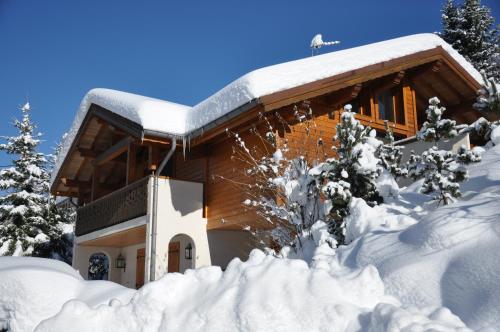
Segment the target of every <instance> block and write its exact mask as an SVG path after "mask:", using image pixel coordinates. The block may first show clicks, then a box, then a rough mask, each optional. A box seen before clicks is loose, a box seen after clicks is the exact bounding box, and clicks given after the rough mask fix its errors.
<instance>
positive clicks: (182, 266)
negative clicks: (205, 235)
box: [170, 234, 196, 273]
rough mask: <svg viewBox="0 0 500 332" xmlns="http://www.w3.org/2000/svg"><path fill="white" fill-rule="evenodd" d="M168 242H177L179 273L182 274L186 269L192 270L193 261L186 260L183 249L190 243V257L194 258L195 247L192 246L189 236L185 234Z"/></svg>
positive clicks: (192, 242)
mask: <svg viewBox="0 0 500 332" xmlns="http://www.w3.org/2000/svg"><path fill="white" fill-rule="evenodd" d="M170 242H179V243H180V250H179V251H180V252H179V272H180V273H184V271H186V270H187V269H192V268H193V267H194V266H193V265H194V260H193V259H186V255H185V251H184V249H185V248H186V246H187V245H188V244H189V243H191V246H192V247H193V251H192V256H193V257H196V246H195V244H194V241H193V239H191V238H190V237H189V236H187V235H185V234H179V235H176V236H174V237H173V238H172V239H171V240H170Z"/></svg>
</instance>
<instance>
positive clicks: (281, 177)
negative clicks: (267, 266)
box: [219, 107, 324, 248]
mask: <svg viewBox="0 0 500 332" xmlns="http://www.w3.org/2000/svg"><path fill="white" fill-rule="evenodd" d="M294 119H295V122H297V123H299V126H300V127H301V128H302V129H303V132H304V133H306V136H307V137H306V138H305V139H306V140H308V141H309V143H311V144H316V145H317V147H318V151H320V150H321V148H322V146H321V145H322V143H321V139H318V140H314V142H313V138H312V136H313V135H312V134H311V132H312V131H313V130H315V129H314V123H313V122H314V121H313V119H312V112H311V111H310V110H309V109H306V110H304V109H299V108H298V107H296V108H295V111H294ZM274 120H275V121H274ZM274 120H273V121H274V123H275V124H276V125H273V124H271V122H270V120H269V119H268V117H267V116H266V115H264V114H261V115H260V124H257V125H255V126H254V127H253V128H251V129H250V131H249V133H248V135H244V136H245V138H243V137H242V134H239V133H234V132H231V131H227V132H228V135H229V136H230V137H232V138H233V139H234V143H235V144H234V146H233V155H232V159H233V161H235V162H237V163H239V164H240V165H241V166H242V168H243V169H244V171H243V174H244V175H245V178H246V179H247V180H248V181H246V182H236V181H234V180H231V179H229V178H227V177H222V176H219V177H220V178H223V179H225V180H227V181H229V182H231V183H233V184H234V185H236V186H238V187H239V188H241V189H242V190H243V191H244V192H245V195H246V197H247V198H246V199H245V200H244V201H243V204H244V206H245V207H246V208H248V209H253V210H255V211H256V212H257V215H258V216H260V217H261V219H262V220H264V222H265V223H266V224H267V226H265V227H263V228H269V225H272V227H271V228H272V232H271V234H270V236H271V238H272V241H273V242H274V243H275V244H277V246H278V247H280V248H281V247H284V246H292V247H296V248H298V247H300V245H301V244H300V237H298V235H302V234H304V233H305V232H307V231H308V230H309V229H310V228H311V226H312V225H313V224H314V223H315V222H316V221H318V220H320V219H322V218H323V216H324V214H323V204H322V202H321V199H320V191H319V188H318V186H317V185H316V180H315V178H314V177H313V176H311V175H310V174H309V171H310V169H311V164H310V163H309V161H308V158H307V156H306V155H304V154H299V153H295V154H294V157H292V158H289V157H288V154H289V147H288V142H287V141H286V140H284V139H281V138H280V137H279V136H278V135H277V134H276V132H277V128H275V126H280V127H283V128H287V129H289V125H288V123H287V122H286V121H285V120H284V119H283V118H282V117H281V116H280V115H279V114H275V116H274ZM248 142H252V143H253V144H252V145H250V143H248ZM254 227H255V226H254ZM247 229H250V227H249V228H247ZM259 235H260V234H259Z"/></svg>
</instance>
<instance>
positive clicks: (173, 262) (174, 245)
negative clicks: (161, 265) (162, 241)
mask: <svg viewBox="0 0 500 332" xmlns="http://www.w3.org/2000/svg"><path fill="white" fill-rule="evenodd" d="M180 247H181V243H180V242H170V243H169V245H168V272H169V273H170V272H179V261H180Z"/></svg>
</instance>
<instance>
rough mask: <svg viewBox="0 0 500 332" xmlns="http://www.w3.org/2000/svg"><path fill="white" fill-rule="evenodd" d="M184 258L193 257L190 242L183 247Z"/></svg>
mask: <svg viewBox="0 0 500 332" xmlns="http://www.w3.org/2000/svg"><path fill="white" fill-rule="evenodd" d="M184 258H186V259H192V258H193V246H192V245H191V243H188V245H187V246H186V248H185V249H184Z"/></svg>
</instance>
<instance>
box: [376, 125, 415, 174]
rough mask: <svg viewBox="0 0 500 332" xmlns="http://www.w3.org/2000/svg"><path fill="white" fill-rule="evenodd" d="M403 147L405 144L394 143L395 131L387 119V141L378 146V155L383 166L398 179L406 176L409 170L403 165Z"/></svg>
mask: <svg viewBox="0 0 500 332" xmlns="http://www.w3.org/2000/svg"><path fill="white" fill-rule="evenodd" d="M403 149H404V147H403V146H397V145H395V144H394V133H393V132H392V129H391V128H390V127H389V125H388V123H387V121H386V122H385V142H384V143H383V144H380V145H379V146H378V148H377V151H376V156H377V158H379V159H380V164H381V165H382V167H383V168H385V169H386V170H387V171H389V173H390V174H391V175H392V176H393V177H394V179H396V180H397V179H398V178H400V177H405V176H406V175H407V174H408V170H407V169H406V168H405V167H403V166H401V159H402V158H403V151H402V150H403Z"/></svg>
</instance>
